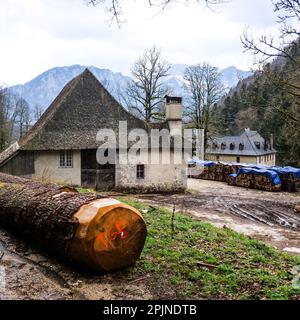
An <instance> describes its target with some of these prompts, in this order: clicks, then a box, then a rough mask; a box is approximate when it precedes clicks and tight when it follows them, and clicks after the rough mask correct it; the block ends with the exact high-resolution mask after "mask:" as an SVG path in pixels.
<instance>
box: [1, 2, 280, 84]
mask: <svg viewBox="0 0 300 320" xmlns="http://www.w3.org/2000/svg"><path fill="white" fill-rule="evenodd" d="M123 2H124V7H123V11H124V13H125V16H124V18H126V19H127V23H126V24H124V25H123V26H122V29H121V30H119V29H118V28H117V26H116V25H115V24H114V25H112V26H110V24H109V23H108V21H107V20H108V18H109V17H108V15H107V13H106V12H105V8H104V7H103V6H98V7H96V8H94V7H91V6H86V5H85V4H84V0H1V8H0V83H5V84H8V85H12V84H17V83H24V82H27V81H29V80H31V79H32V78H34V77H35V76H37V75H38V74H40V73H41V72H44V71H46V70H47V69H50V68H52V67H56V66H66V65H72V64H82V65H87V66H89V65H95V66H97V67H100V68H109V69H111V70H112V71H120V72H122V73H124V74H129V73H130V66H131V65H132V63H133V62H134V61H135V60H136V58H137V57H138V56H139V55H140V54H141V53H142V52H143V51H144V50H145V49H146V48H147V47H150V46H152V45H153V44H156V45H157V46H158V47H160V48H161V49H162V52H163V55H164V56H165V57H166V58H167V59H168V60H169V61H170V62H171V63H184V64H194V63H198V62H204V61H205V62H208V63H210V64H212V65H215V66H217V67H220V68H224V67H227V66H230V65H235V66H236V67H238V68H240V69H243V70H248V69H249V68H251V67H252V63H253V57H252V56H251V54H250V53H243V47H242V44H241V42H240V36H241V35H242V33H243V30H244V29H245V26H250V31H251V33H252V34H253V35H260V34H263V33H267V34H274V33H275V32H276V29H277V26H276V16H275V14H274V13H273V6H272V4H271V0H231V2H229V3H227V4H224V5H222V6H218V7H214V9H215V10H216V12H212V11H210V10H208V9H207V8H206V9H205V8H204V6H201V5H189V6H185V5H184V4H180V3H177V4H174V5H172V6H170V7H168V8H167V9H166V10H165V11H164V12H163V13H161V12H159V11H158V9H157V8H155V9H149V7H148V6H147V1H146V0H135V1H134V0H124V1H123ZM182 2H184V1H182Z"/></svg>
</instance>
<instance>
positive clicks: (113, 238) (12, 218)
mask: <svg viewBox="0 0 300 320" xmlns="http://www.w3.org/2000/svg"><path fill="white" fill-rule="evenodd" d="M0 223H1V224H3V225H5V226H7V227H9V228H11V229H12V230H14V231H16V232H18V233H23V234H25V235H27V236H29V237H30V238H31V239H33V240H34V241H35V242H36V243H37V244H39V245H40V246H42V247H43V248H45V249H46V250H48V251H51V252H53V253H56V254H59V255H60V256H63V257H66V258H68V259H71V260H75V261H77V262H80V263H83V264H85V265H87V266H90V267H92V268H94V269H97V270H100V271H112V270H116V269H120V268H123V267H127V266H130V265H133V264H134V263H135V261H136V260H137V259H138V257H139V256H140V253H141V251H142V249H143V246H144V242H145V239H146V233H147V230H146V225H145V222H144V220H143V218H142V216H141V214H140V213H139V212H138V211H137V210H136V209H134V208H132V207H130V206H128V205H126V204H123V203H121V202H119V201H117V200H115V199H111V198H105V197H103V196H101V195H96V194H81V193H78V192H77V191H76V190H75V189H73V188H69V187H61V186H58V185H54V184H42V183H39V182H36V181H33V180H28V179H23V178H19V177H14V176H10V175H6V174H2V173H0Z"/></svg>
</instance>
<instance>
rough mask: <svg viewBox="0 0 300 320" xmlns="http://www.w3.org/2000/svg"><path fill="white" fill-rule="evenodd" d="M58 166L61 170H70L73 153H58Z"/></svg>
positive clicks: (63, 151)
mask: <svg viewBox="0 0 300 320" xmlns="http://www.w3.org/2000/svg"><path fill="white" fill-rule="evenodd" d="M59 166H60V167H61V168H72V167H73V151H71V150H62V151H60V155H59Z"/></svg>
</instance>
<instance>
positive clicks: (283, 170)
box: [270, 167, 300, 178]
mask: <svg viewBox="0 0 300 320" xmlns="http://www.w3.org/2000/svg"><path fill="white" fill-rule="evenodd" d="M270 170H273V171H275V172H277V173H278V174H279V175H280V174H291V175H293V176H294V177H295V178H300V169H299V168H294V167H271V169H270Z"/></svg>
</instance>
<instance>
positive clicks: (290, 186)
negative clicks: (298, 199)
mask: <svg viewBox="0 0 300 320" xmlns="http://www.w3.org/2000/svg"><path fill="white" fill-rule="evenodd" d="M279 177H280V179H281V183H282V185H281V188H282V190H283V191H287V192H300V178H297V177H295V176H294V175H293V174H290V173H289V174H279Z"/></svg>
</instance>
